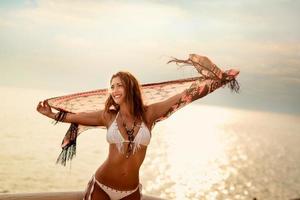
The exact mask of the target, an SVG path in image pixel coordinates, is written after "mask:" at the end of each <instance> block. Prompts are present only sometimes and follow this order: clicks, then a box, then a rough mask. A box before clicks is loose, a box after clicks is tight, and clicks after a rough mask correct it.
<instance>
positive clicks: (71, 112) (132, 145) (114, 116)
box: [37, 54, 239, 200]
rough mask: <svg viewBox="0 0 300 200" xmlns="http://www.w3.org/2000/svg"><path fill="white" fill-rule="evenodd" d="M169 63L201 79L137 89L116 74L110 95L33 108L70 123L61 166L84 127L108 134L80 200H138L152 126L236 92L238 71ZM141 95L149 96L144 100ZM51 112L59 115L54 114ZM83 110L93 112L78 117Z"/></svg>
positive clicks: (196, 60) (128, 77)
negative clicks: (222, 92) (213, 96)
mask: <svg viewBox="0 0 300 200" xmlns="http://www.w3.org/2000/svg"><path fill="white" fill-rule="evenodd" d="M169 62H176V63H177V64H180V63H181V64H189V65H192V66H194V67H195V68H196V70H197V71H198V73H199V74H200V75H201V76H198V77H193V78H189V79H180V80H174V81H168V82H162V83H152V84H146V85H142V86H140V85H139V83H138V81H137V79H136V78H135V77H134V76H133V75H132V74H131V73H129V72H118V73H116V74H114V75H113V76H112V77H111V80H110V90H107V89H104V90H98V91H92V92H86V93H79V94H74V95H68V96H63V97H57V98H52V99H48V100H46V101H44V102H40V103H39V104H38V106H37V110H38V111H39V112H40V113H42V114H44V115H46V116H47V117H50V118H52V119H56V120H57V122H58V121H62V122H65V123H71V126H70V129H69V130H68V132H67V134H66V136H65V137H64V139H63V142H62V148H63V150H62V153H61V154H60V156H59V158H58V160H57V162H58V163H62V164H63V165H65V164H66V161H67V160H69V159H72V157H73V155H75V153H76V139H77V136H78V134H79V133H80V132H82V131H83V130H84V127H87V126H94V127H96V126H100V127H102V128H106V129H107V135H106V139H107V142H108V143H109V154H108V157H107V159H106V160H105V162H104V163H103V164H102V165H101V166H100V167H99V168H98V169H97V170H96V172H95V174H93V175H92V177H91V180H90V182H89V183H88V186H87V189H86V192H85V195H84V198H83V199H84V200H86V199H87V200H91V199H112V200H117V199H123V200H126V199H140V198H141V192H142V185H141V183H140V179H139V170H140V167H141V165H142V163H143V161H144V159H145V156H146V151H147V147H148V144H149V143H150V139H151V131H152V129H153V128H154V126H155V124H156V123H157V122H159V121H162V120H164V119H167V118H168V117H169V116H170V115H171V114H173V113H174V112H175V111H177V110H178V109H180V108H182V107H183V106H185V105H187V104H189V103H191V102H192V101H195V100H197V99H199V98H201V97H204V96H206V95H207V94H209V93H211V92H213V91H214V90H216V89H217V88H220V87H222V86H225V85H227V84H228V86H230V88H231V89H232V90H234V91H236V92H238V90H239V85H238V83H237V81H236V77H237V75H238V74H239V71H237V70H233V69H231V70H228V71H225V72H223V71H222V70H220V69H219V68H218V67H217V66H216V65H215V64H214V63H212V62H211V61H210V60H209V59H208V58H207V57H205V56H199V55H196V54H191V55H190V56H189V58H188V59H187V60H179V59H173V60H171V61H169ZM142 90H143V92H144V93H142ZM142 94H145V95H146V94H147V95H148V96H146V97H144V98H143V96H142ZM106 95H108V97H107V98H106V100H105V98H102V102H101V101H99V96H102V97H103V96H106ZM144 99H145V100H146V101H145V102H144ZM103 100H105V103H104V101H103ZM78 103H79V105H78ZM101 106H104V108H103V107H101ZM51 107H52V108H54V109H57V110H59V111H60V112H58V113H53V112H52V110H51ZM87 108H88V109H89V110H94V111H92V112H91V111H90V112H82V111H86V110H87ZM79 110H80V112H78V111H79Z"/></svg>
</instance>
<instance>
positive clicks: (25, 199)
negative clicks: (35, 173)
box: [0, 192, 162, 200]
mask: <svg viewBox="0 0 300 200" xmlns="http://www.w3.org/2000/svg"><path fill="white" fill-rule="evenodd" d="M82 198H83V192H45V193H20V194H0V200H82ZM142 200H162V199H161V198H157V197H151V196H147V195H143V198H142Z"/></svg>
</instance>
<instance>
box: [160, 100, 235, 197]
mask: <svg viewBox="0 0 300 200" xmlns="http://www.w3.org/2000/svg"><path fill="white" fill-rule="evenodd" d="M186 113H188V114H189V115H188V116H186ZM229 115H230V112H225V110H222V108H218V107H209V109H207V108H206V107H202V106H201V107H200V106H196V105H194V106H190V107H186V108H184V109H183V110H182V111H179V112H178V113H176V117H170V120H169V121H168V123H166V129H167V130H168V131H167V132H166V137H167V138H168V139H167V140H168V141H169V142H168V147H167V150H166V151H167V155H168V160H169V161H168V162H170V163H172V164H171V167H170V174H171V178H172V179H173V180H176V186H175V188H176V189H175V193H176V197H177V198H178V199H181V198H184V197H190V198H191V197H194V198H197V197H200V196H203V194H204V193H205V192H206V191H209V190H210V189H211V187H213V185H214V184H216V183H220V182H222V181H223V180H224V179H226V178H227V177H228V175H229V174H228V172H225V171H224V170H222V168H221V166H226V165H228V162H229V161H228V158H227V155H226V153H225V147H226V142H224V141H223V139H224V131H223V130H222V129H221V125H222V124H224V123H225V122H226V121H227V120H228V119H231V117H230V116H229ZM191 191H194V192H195V191H199V193H197V194H195V193H192V192H191ZM183 195H184V196H183ZM207 198H212V199H214V195H213V194H212V193H210V194H209V196H207Z"/></svg>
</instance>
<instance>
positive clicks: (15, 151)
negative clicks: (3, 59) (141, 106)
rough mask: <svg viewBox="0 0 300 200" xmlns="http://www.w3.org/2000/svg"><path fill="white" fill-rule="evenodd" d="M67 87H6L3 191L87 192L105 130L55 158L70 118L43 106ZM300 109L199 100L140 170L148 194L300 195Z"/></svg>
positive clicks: (0, 121)
mask: <svg viewBox="0 0 300 200" xmlns="http://www.w3.org/2000/svg"><path fill="white" fill-rule="evenodd" d="M63 94H64V93H63V92H58V91H47V90H37V89H23V88H13V87H0V102H1V103H0V113H1V114H0V194H6V193H27V192H28V193H29V192H30V193H31V192H61V191H83V190H85V188H86V186H87V183H88V181H89V179H90V178H91V176H92V174H93V173H94V172H95V171H96V169H97V168H98V167H99V166H100V165H101V163H102V162H103V161H104V160H105V159H106V158H107V155H108V144H107V142H106V139H105V134H106V131H105V130H104V129H90V130H87V131H85V132H83V133H82V134H81V135H80V136H79V137H78V144H77V154H76V157H75V158H74V159H73V161H72V162H71V163H69V164H68V165H67V166H66V167H63V166H61V165H57V164H56V163H55V161H56V158H57V156H58V155H59V153H60V151H61V149H60V143H61V140H62V138H63V136H64V134H65V132H66V130H67V129H68V124H64V123H60V124H57V125H54V124H53V120H51V119H49V118H46V117H45V116H43V115H41V114H39V113H38V112H37V111H36V106H37V104H38V102H39V101H41V100H43V99H46V98H49V97H53V96H60V95H63ZM299 145H300V116H299V115H291V114H284V113H273V112H267V111H258V110H246V109H245V110H243V109H235V108H225V107H218V106H210V105H202V104H201V100H197V103H192V104H190V105H188V106H186V107H184V108H182V109H180V110H179V111H177V112H176V113H174V114H173V115H171V116H170V117H169V118H168V119H166V120H164V121H162V122H159V123H158V124H157V125H156V126H155V128H154V129H153V131H152V139H151V142H150V145H149V146H148V150H147V155H146V158H145V160H144V163H143V165H142V167H141V171H140V181H141V183H142V185H143V194H146V195H151V196H156V197H161V198H164V199H178V200H185V199H186V200H188V199H193V200H194V199H195V200H199V199H207V200H218V199H220V200H221V199H222V200H226V199H228V200H232V199H247V200H248V199H251V200H252V199H255V198H256V199H257V200H260V199H262V200H268V199H270V200H271V199H272V200H274V199H279V200H284V199H294V198H299V197H300V148H299Z"/></svg>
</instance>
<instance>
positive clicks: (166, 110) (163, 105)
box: [148, 70, 239, 123]
mask: <svg viewBox="0 0 300 200" xmlns="http://www.w3.org/2000/svg"><path fill="white" fill-rule="evenodd" d="M238 74H239V71H237V70H229V71H226V72H225V73H224V76H226V77H227V78H226V80H225V81H224V79H223V80H222V79H220V80H219V79H206V80H198V81H195V82H194V83H193V84H192V85H191V86H190V87H189V88H188V89H186V90H184V91H183V92H181V93H179V94H176V95H174V96H172V97H170V98H168V99H166V100H165V101H162V102H158V103H154V104H151V105H149V107H148V109H149V110H148V112H149V113H148V117H149V121H150V122H152V123H155V122H157V121H161V120H163V119H165V118H167V117H169V116H170V115H171V114H173V113H174V112H175V111H177V110H178V109H180V108H182V107H183V106H185V105H187V104H189V103H191V102H193V101H195V100H197V99H199V98H202V97H204V96H206V95H207V94H209V93H211V92H213V91H214V90H216V89H217V88H220V87H221V86H223V85H225V84H226V83H229V82H230V81H231V80H232V79H234V78H235V77H236V76H237V75H238Z"/></svg>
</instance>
